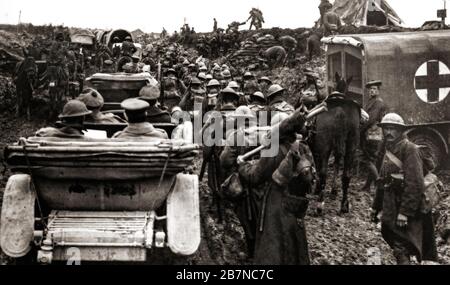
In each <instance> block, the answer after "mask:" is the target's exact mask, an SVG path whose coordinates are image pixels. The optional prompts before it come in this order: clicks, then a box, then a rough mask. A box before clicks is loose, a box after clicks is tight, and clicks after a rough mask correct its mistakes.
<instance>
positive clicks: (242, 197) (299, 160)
mask: <svg viewBox="0 0 450 285" xmlns="http://www.w3.org/2000/svg"><path fill="white" fill-rule="evenodd" d="M183 64H184V65H186V67H187V68H186V72H185V74H184V78H183V80H182V79H180V78H178V74H177V72H176V71H175V70H174V69H170V68H169V69H166V71H165V76H164V77H163V78H162V84H159V85H158V86H145V87H143V88H142V89H141V90H140V92H139V97H138V98H131V99H127V100H125V101H123V102H122V104H121V106H122V108H123V109H124V110H125V119H126V122H127V123H128V127H126V128H125V129H124V130H123V131H120V132H118V133H116V134H115V135H114V136H113V139H114V138H136V137H147V138H148V139H167V138H168V137H169V136H168V135H167V133H166V132H165V131H164V130H161V129H157V128H155V127H153V125H152V124H153V123H170V122H173V123H175V124H179V123H180V121H179V119H180V118H181V117H182V116H181V115H180V113H181V112H182V111H194V109H193V108H194V103H200V104H201V106H202V112H203V113H206V112H208V111H218V112H219V113H220V114H221V116H222V119H223V120H224V122H225V121H229V120H232V121H233V120H234V123H232V125H233V126H234V128H233V129H232V130H226V131H225V132H224V137H223V140H224V141H225V144H224V145H220V146H219V145H217V146H212V147H211V146H204V151H203V156H204V157H203V158H204V162H208V163H209V164H208V168H207V169H208V185H209V187H211V189H212V190H213V193H215V195H218V196H220V198H222V199H225V200H228V202H227V205H231V206H232V207H234V209H235V211H236V214H237V216H238V218H239V220H240V222H241V225H242V227H243V228H244V232H245V237H246V244H247V248H248V255H249V257H250V258H252V260H253V262H254V263H255V264H309V263H310V260H309V254H308V245H307V240H306V232H305V231H306V229H305V224H304V221H303V219H304V218H305V213H306V210H307V207H308V199H307V197H306V194H307V193H308V192H309V190H310V189H311V183H313V176H314V173H312V172H310V173H308V172H307V171H305V169H304V168H301V167H300V166H299V165H303V164H304V162H305V160H306V161H309V162H310V165H312V164H313V155H312V154H311V151H310V150H309V148H308V146H307V144H306V143H305V138H306V137H307V136H308V130H307V128H306V127H305V120H304V117H302V116H299V114H301V112H300V111H299V110H303V109H304V106H308V107H311V106H314V105H315V104H317V103H318V102H320V101H322V100H324V99H325V98H324V96H323V94H320V90H319V89H318V88H317V82H316V81H317V80H318V79H319V77H318V75H317V74H315V73H314V72H313V71H312V70H309V69H305V70H303V72H304V74H305V78H306V80H305V84H304V87H303V90H302V93H301V95H300V96H299V98H298V100H297V102H296V104H295V107H296V108H295V107H294V106H292V105H291V104H289V103H288V102H287V101H286V95H287V94H286V93H287V92H286V90H285V89H284V88H283V87H281V86H280V85H279V84H273V82H272V81H271V80H270V78H268V77H265V76H264V77H261V78H258V79H257V78H256V76H255V75H254V74H252V73H250V72H246V73H245V74H244V75H243V77H242V80H238V81H239V83H238V81H236V80H234V78H233V73H232V72H231V70H230V68H229V67H228V66H227V65H222V66H219V65H218V64H214V65H212V66H210V68H208V67H207V66H206V64H204V63H201V62H200V63H199V64H191V63H187V62H186V61H184V62H183ZM208 70H209V73H208ZM183 81H185V82H186V83H187V84H185V83H184V82H183ZM161 85H162V86H163V88H164V90H163V92H160V86H161ZM186 85H187V87H186ZM381 86H382V82H380V81H371V82H369V83H368V84H367V86H366V87H367V88H368V89H369V94H370V99H369V101H368V103H367V106H365V109H366V111H367V113H368V114H369V120H368V121H366V122H364V124H363V125H362V128H361V134H362V143H361V149H362V152H363V155H364V161H365V162H366V163H367V166H368V167H367V168H368V170H369V171H368V172H369V175H368V179H367V181H366V184H365V186H364V188H363V190H364V191H370V187H371V185H372V184H375V185H376V186H377V187H376V195H375V197H374V203H373V207H372V208H373V209H372V213H371V219H372V221H374V222H378V220H379V219H380V218H381V222H382V226H381V230H382V236H383V238H384V239H385V241H386V242H387V243H388V244H389V246H390V247H391V248H392V249H393V253H394V256H395V257H396V260H397V263H398V264H409V263H410V256H415V257H416V258H417V260H419V261H422V260H429V261H436V260H437V252H436V245H435V238H434V230H433V220H432V215H431V213H430V212H428V213H426V212H423V211H421V210H422V209H421V208H420V207H421V206H420V204H421V197H422V195H423V191H424V186H423V185H424V183H423V179H424V175H425V174H426V173H427V171H430V170H432V169H433V163H432V161H426V160H425V159H423V157H422V156H421V153H420V150H419V148H418V147H417V146H416V145H415V144H413V143H411V142H410V141H408V139H407V138H406V136H405V134H404V130H405V127H406V125H405V123H404V121H403V119H402V118H401V117H400V116H399V115H397V114H395V113H389V114H386V110H387V107H386V106H385V104H384V102H383V100H382V99H381V98H380V96H379V93H380V89H381ZM160 94H163V96H165V100H164V102H165V106H161V104H160V102H161V98H160ZM341 95H343V94H341ZM344 96H345V95H344ZM103 103H104V102H103V98H102V96H101V94H100V93H99V92H98V91H96V90H94V89H92V88H85V89H84V90H83V91H82V92H81V94H80V95H79V96H78V97H77V99H76V100H71V101H69V102H68V103H67V104H66V105H65V106H64V109H63V111H62V113H61V114H60V116H59V118H60V119H61V121H62V127H60V128H53V127H49V128H43V129H40V130H39V131H38V132H37V133H36V135H37V136H56V137H65V138H83V129H84V127H83V123H84V122H85V121H86V122H95V123H124V122H125V120H123V119H122V118H120V117H117V116H115V115H113V114H109V113H102V112H101V111H100V110H101V108H102V106H103ZM261 116H267V118H266V120H261V118H260V117H261ZM239 120H243V122H245V124H242V125H239V124H237V123H236V122H237V121H239ZM206 121H207V118H205V119H204V122H206ZM264 121H265V122H267V123H266V124H265V125H264V126H261V125H260V126H258V123H259V122H264ZM280 123H282V124H281V127H280V129H281V130H280V132H279V144H278V151H277V154H276V155H275V156H274V157H258V156H256V157H254V159H253V160H252V161H249V162H245V161H239V160H238V157H239V156H240V155H243V154H245V153H247V152H248V151H250V150H252V149H254V148H255V145H251V144H249V141H250V140H251V138H250V136H251V135H249V134H251V133H252V132H251V131H250V130H252V129H253V130H255V128H256V129H258V127H259V129H260V130H263V129H264V127H268V126H269V127H270V126H275V125H277V124H280ZM223 124H224V123H223ZM299 134H301V135H299ZM302 135H303V138H302ZM239 141H240V142H241V143H238V142H239ZM242 142H243V143H242ZM238 162H239V163H238ZM309 169H312V168H309ZM397 173H402V174H403V177H402V180H401V181H400V180H396V179H393V178H392V177H395V174H397ZM393 174H394V175H393Z"/></svg>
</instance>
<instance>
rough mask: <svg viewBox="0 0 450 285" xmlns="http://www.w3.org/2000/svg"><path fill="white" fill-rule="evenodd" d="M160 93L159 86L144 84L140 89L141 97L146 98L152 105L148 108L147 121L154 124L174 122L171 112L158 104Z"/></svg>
mask: <svg viewBox="0 0 450 285" xmlns="http://www.w3.org/2000/svg"><path fill="white" fill-rule="evenodd" d="M160 94H161V92H160V90H159V88H158V87H157V86H144V87H142V88H141V90H140V91H139V99H141V100H144V101H145V102H147V103H148V104H149V105H150V107H148V110H147V122H149V123H152V124H153V123H171V122H172V118H171V117H170V114H169V112H167V111H166V110H162V109H161V108H160V107H159V106H158V105H157V103H158V98H159V95H160Z"/></svg>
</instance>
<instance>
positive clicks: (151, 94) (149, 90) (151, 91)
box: [139, 86, 160, 100]
mask: <svg viewBox="0 0 450 285" xmlns="http://www.w3.org/2000/svg"><path fill="white" fill-rule="evenodd" d="M159 94H160V90H159V88H158V86H144V87H142V88H141V90H140V91H139V98H140V99H144V100H156V99H158V98H159Z"/></svg>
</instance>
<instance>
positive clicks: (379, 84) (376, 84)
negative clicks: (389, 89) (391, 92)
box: [366, 80, 383, 89]
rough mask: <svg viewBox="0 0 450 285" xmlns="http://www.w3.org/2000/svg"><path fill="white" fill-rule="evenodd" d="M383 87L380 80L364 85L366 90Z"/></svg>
mask: <svg viewBox="0 0 450 285" xmlns="http://www.w3.org/2000/svg"><path fill="white" fill-rule="evenodd" d="M382 85H383V82H381V80H372V81H369V82H367V84H366V88H369V89H370V88H371V87H372V86H377V87H381V86H382Z"/></svg>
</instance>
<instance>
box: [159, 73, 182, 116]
mask: <svg viewBox="0 0 450 285" xmlns="http://www.w3.org/2000/svg"><path fill="white" fill-rule="evenodd" d="M162 81H163V85H162V88H163V91H164V93H163V96H164V107H167V108H168V110H171V109H172V108H173V107H174V106H178V105H179V104H180V101H181V96H182V95H181V94H184V93H185V92H186V86H185V85H184V83H183V82H182V81H181V80H179V79H178V78H177V73H176V71H175V70H174V69H172V68H170V69H168V70H167V71H166V76H165V77H164V78H163V80H162Z"/></svg>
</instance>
